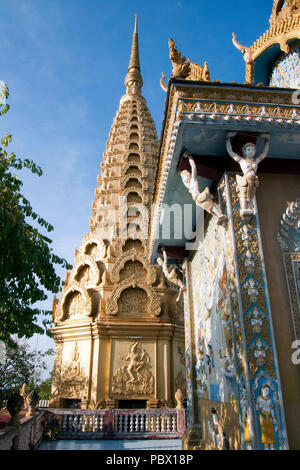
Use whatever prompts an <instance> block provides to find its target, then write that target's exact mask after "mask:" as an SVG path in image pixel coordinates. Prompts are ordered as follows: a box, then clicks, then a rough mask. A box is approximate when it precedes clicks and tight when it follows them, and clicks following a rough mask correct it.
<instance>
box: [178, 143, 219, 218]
mask: <svg viewBox="0 0 300 470" xmlns="http://www.w3.org/2000/svg"><path fill="white" fill-rule="evenodd" d="M184 157H185V158H188V159H189V162H190V165H191V169H192V173H190V172H189V171H187V170H183V171H182V172H181V173H180V176H181V179H182V182H183V184H184V185H185V187H186V188H187V189H188V190H189V192H190V194H191V196H192V198H193V199H194V201H195V203H196V204H197V205H198V206H200V207H202V209H204V210H205V211H207V212H208V213H209V214H211V215H214V216H216V217H217V219H218V224H222V223H223V222H225V221H226V220H227V217H226V215H224V214H223V213H222V211H221V209H220V207H219V206H218V204H216V203H215V202H214V200H213V196H212V195H211V193H210V190H209V187H208V186H207V187H206V188H205V189H204V191H202V193H201V192H200V189H199V184H198V180H197V176H198V175H197V168H196V164H195V162H194V159H193V157H192V156H191V155H190V154H189V153H188V152H186V153H185V154H184Z"/></svg>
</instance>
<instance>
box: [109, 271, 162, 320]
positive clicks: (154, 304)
mask: <svg viewBox="0 0 300 470" xmlns="http://www.w3.org/2000/svg"><path fill="white" fill-rule="evenodd" d="M132 288H133V289H136V288H138V289H141V290H143V291H145V293H146V295H147V299H148V301H147V304H146V308H147V315H149V316H150V317H158V316H159V315H160V314H161V301H160V297H159V296H158V295H157V294H156V292H155V290H154V289H153V288H152V287H151V286H149V285H148V284H147V283H145V282H143V281H141V280H133V279H128V280H126V281H122V282H120V283H119V284H117V285H116V287H115V289H114V291H113V293H112V296H111V298H110V300H109V301H108V302H107V304H106V313H107V315H111V316H115V315H118V313H119V303H118V301H119V299H120V297H121V295H122V293H123V292H124V291H126V290H127V289H130V291H129V292H130V293H131V295H132V296H133V297H134V293H135V292H136V293H138V292H140V291H132ZM142 295H143V296H144V294H142ZM123 296H124V294H123ZM122 298H123V297H122ZM138 299H139V297H138ZM143 309H144V307H143V305H140V304H139V302H138V301H137V302H136V304H135V305H133V304H132V312H134V313H135V315H134V316H138V315H139V313H141V312H143ZM135 310H137V311H136V312H135Z"/></svg>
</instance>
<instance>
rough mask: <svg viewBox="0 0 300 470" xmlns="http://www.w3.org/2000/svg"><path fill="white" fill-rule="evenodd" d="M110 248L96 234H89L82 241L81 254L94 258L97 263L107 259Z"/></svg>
mask: <svg viewBox="0 0 300 470" xmlns="http://www.w3.org/2000/svg"><path fill="white" fill-rule="evenodd" d="M107 252H108V246H107V244H106V243H105V242H104V241H103V240H102V238H100V237H98V236H97V235H96V234H95V233H90V232H89V233H87V234H86V235H85V236H84V237H83V240H82V243H81V248H80V254H81V255H83V256H85V255H87V256H92V257H93V259H94V260H95V261H97V260H102V259H105V258H106V257H107V255H108V253H107Z"/></svg>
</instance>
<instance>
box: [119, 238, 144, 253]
mask: <svg viewBox="0 0 300 470" xmlns="http://www.w3.org/2000/svg"><path fill="white" fill-rule="evenodd" d="M129 250H135V251H140V252H142V253H143V252H144V250H145V247H144V245H143V242H142V241H141V240H134V239H133V238H129V239H128V240H126V242H125V243H124V245H123V247H122V252H123V253H126V252H127V251H129Z"/></svg>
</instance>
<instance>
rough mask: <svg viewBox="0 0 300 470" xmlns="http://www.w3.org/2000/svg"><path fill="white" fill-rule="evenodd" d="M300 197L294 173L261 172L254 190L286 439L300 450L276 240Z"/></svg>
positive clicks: (295, 376) (298, 384) (290, 334)
mask: <svg viewBox="0 0 300 470" xmlns="http://www.w3.org/2000/svg"><path fill="white" fill-rule="evenodd" d="M299 196H300V177H299V176H296V175H261V176H260V187H259V189H258V192H257V205H258V212H259V220H260V228H261V237H262V245H263V252H264V259H265V266H266V275H267V281H268V287H269V293H270V303H271V311H272V319H273V328H274V335H275V343H276V349H277V357H278V363H279V372H280V378H281V386H282V394H283V404H284V409H285V417H286V425H287V433H288V440H289V445H290V448H291V449H300V435H299V430H298V428H299V422H300V366H299V365H294V364H293V363H292V359H291V358H292V354H293V350H292V348H291V346H292V343H293V341H294V340H295V334H294V330H293V321H292V315H291V306H290V298H289V292H288V286H287V279H286V274H285V268H284V262H283V256H282V252H281V248H280V245H279V243H278V241H277V233H278V232H279V229H280V221H281V219H282V216H283V214H284V212H285V211H286V208H287V203H288V202H290V203H291V202H293V201H295V200H296V199H297V197H299Z"/></svg>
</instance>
